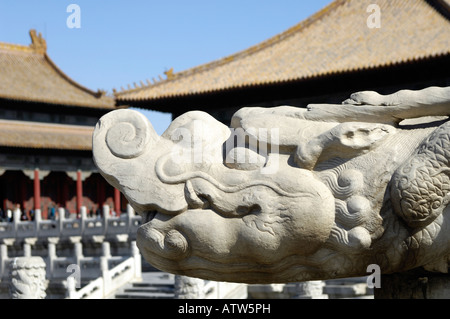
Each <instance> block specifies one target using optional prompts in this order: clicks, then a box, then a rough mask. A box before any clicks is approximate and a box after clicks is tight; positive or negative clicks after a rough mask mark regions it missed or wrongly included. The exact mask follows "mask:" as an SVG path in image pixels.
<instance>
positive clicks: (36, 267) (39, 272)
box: [10, 257, 48, 299]
mask: <svg viewBox="0 0 450 319" xmlns="http://www.w3.org/2000/svg"><path fill="white" fill-rule="evenodd" d="M10 269H11V270H10V274H11V283H10V296H11V298H12V299H44V298H45V297H46V296H47V294H46V292H45V290H46V289H47V285H48V281H47V280H46V278H45V275H46V270H45V269H46V264H45V262H44V260H43V259H42V257H16V258H14V259H13V260H12V261H11V266H10Z"/></svg>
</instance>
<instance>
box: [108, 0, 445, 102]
mask: <svg viewBox="0 0 450 319" xmlns="http://www.w3.org/2000/svg"><path fill="white" fill-rule="evenodd" d="M434 1H440V3H441V4H444V6H445V5H447V8H446V10H448V4H449V2H450V0H434ZM429 2H433V1H429ZM370 4H377V5H378V6H379V8H380V14H381V15H380V18H381V20H380V21H381V28H369V27H368V25H367V20H368V18H369V16H370V15H371V14H372V13H373V12H368V11H367V9H368V6H369V5H370ZM447 16H448V15H447ZM449 53H450V21H449V20H448V18H446V17H444V16H443V15H441V14H440V13H439V12H438V11H437V10H436V9H435V8H434V7H433V6H431V5H430V4H429V3H428V2H427V1H425V0H336V1H334V2H332V3H331V4H330V5H328V6H327V7H326V8H324V9H322V10H321V11H319V12H318V13H316V14H315V15H313V16H311V17H310V18H308V19H306V20H305V21H303V22H301V23H299V24H297V25H295V26H293V27H292V28H290V29H288V30H287V31H285V32H283V33H280V34H278V35H277V36H275V37H273V38H270V39H268V40H266V41H264V42H262V43H260V44H258V45H255V46H253V47H251V48H249V49H247V50H244V51H241V52H238V53H236V54H234V55H231V56H228V57H225V58H223V59H220V60H216V61H213V62H210V63H207V64H204V65H200V66H198V67H194V68H192V69H188V70H186V71H182V72H178V73H172V72H170V73H167V79H165V80H162V81H160V82H158V83H154V84H149V85H143V86H141V87H137V88H135V89H130V90H123V91H121V92H116V93H115V97H116V100H117V101H119V102H122V103H127V102H131V101H145V100H154V99H162V98H170V97H180V96H186V95H195V94H205V93H208V92H214V91H222V90H229V89H234V88H242V87H248V86H259V85H265V84H271V83H283V82H289V81H295V80H301V79H308V78H315V77H320V76H326V75H329V74H334V73H343V72H351V71H357V70H364V69H371V68H377V67H382V66H389V65H395V64H399V63H404V62H411V61H417V60H421V59H427V58H431V57H436V56H442V55H448V54H449Z"/></svg>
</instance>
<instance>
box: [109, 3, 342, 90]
mask: <svg viewBox="0 0 450 319" xmlns="http://www.w3.org/2000/svg"><path fill="white" fill-rule="evenodd" d="M348 1H349V0H334V1H333V2H331V3H329V4H328V5H327V6H325V7H324V8H322V9H321V10H319V11H317V12H315V13H314V14H312V15H311V16H309V17H307V18H306V19H304V20H302V21H301V22H299V23H297V24H295V25H294V26H292V27H290V28H288V29H287V30H285V31H282V32H280V33H278V34H276V35H274V36H272V37H270V38H269V39H266V40H264V41H262V42H260V43H258V44H255V45H253V46H250V47H249V48H247V49H244V50H241V51H239V52H236V53H233V54H231V55H228V56H225V57H222V58H219V59H217V60H214V61H211V62H208V63H205V64H201V65H198V66H195V67H192V68H189V69H186V70H184V71H180V72H176V73H171V76H170V77H169V76H168V77H167V79H164V80H162V81H159V82H156V83H153V84H149V85H142V86H141V87H135V88H132V89H128V90H123V91H120V92H116V93H115V96H119V95H121V94H122V93H129V92H137V91H139V90H141V89H146V88H149V87H155V86H158V85H160V84H163V83H166V82H168V81H172V80H176V79H177V78H178V77H182V76H186V75H192V74H195V73H198V72H203V71H206V70H209V69H211V68H214V67H217V66H221V65H224V64H227V63H230V62H232V61H234V60H236V59H237V58H241V57H245V56H248V55H250V54H254V53H256V52H259V51H260V50H262V49H265V48H267V47H269V46H271V45H273V44H275V43H278V42H279V41H281V40H284V39H286V38H287V37H289V36H291V35H293V34H295V33H297V32H299V31H300V30H303V29H304V28H306V27H308V26H310V25H311V24H312V23H314V22H316V21H318V20H320V19H322V18H323V17H325V16H326V15H327V14H329V13H330V12H331V11H332V10H334V9H336V8H337V7H339V6H341V5H343V4H344V3H346V2H348ZM141 83H142V82H141ZM135 86H136V84H135Z"/></svg>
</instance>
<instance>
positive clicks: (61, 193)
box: [0, 30, 126, 219]
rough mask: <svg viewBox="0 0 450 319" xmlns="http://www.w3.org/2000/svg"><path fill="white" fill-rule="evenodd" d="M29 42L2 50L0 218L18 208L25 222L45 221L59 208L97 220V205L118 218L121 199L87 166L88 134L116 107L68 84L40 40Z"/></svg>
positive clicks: (102, 97)
mask: <svg viewBox="0 0 450 319" xmlns="http://www.w3.org/2000/svg"><path fill="white" fill-rule="evenodd" d="M30 36H31V44H30V45H29V46H23V45H16V44H7V43H0V200H1V206H0V208H1V210H2V216H1V217H3V218H5V217H8V216H7V212H8V211H9V212H11V211H13V210H15V209H17V208H20V210H21V212H22V214H23V217H24V219H25V218H28V219H30V218H32V217H33V212H34V211H36V210H37V209H39V210H41V216H42V218H44V219H45V218H51V217H53V214H54V213H55V212H58V208H64V209H66V214H70V213H79V210H80V207H81V206H85V207H86V209H87V212H88V213H91V214H95V213H98V212H101V210H102V206H103V205H109V206H110V207H111V210H113V211H115V212H116V213H117V214H120V212H121V211H122V210H124V209H125V208H126V202H125V199H124V198H122V197H123V196H122V195H121V194H120V192H119V191H118V190H115V189H113V188H112V187H111V186H110V185H109V184H108V183H107V182H106V181H105V180H104V178H102V177H101V175H100V174H99V173H98V172H97V169H96V167H95V165H94V162H93V160H92V132H93V129H94V126H95V124H96V123H97V121H98V119H99V118H100V117H101V116H102V115H104V114H106V113H107V112H109V111H111V110H114V109H115V108H116V107H115V102H114V99H113V98H112V97H108V96H106V94H105V93H104V92H102V91H98V92H93V91H91V90H89V89H87V88H85V87H83V86H82V85H80V84H78V83H76V82H75V81H73V80H72V79H71V78H69V77H68V76H67V75H66V74H64V73H63V71H61V70H60V69H59V68H58V67H57V66H56V65H55V63H54V62H53V61H52V60H51V59H50V57H49V56H48V55H47V52H46V51H47V50H46V49H47V45H46V41H45V40H44V39H43V38H42V36H41V34H37V33H36V31H34V30H31V31H30Z"/></svg>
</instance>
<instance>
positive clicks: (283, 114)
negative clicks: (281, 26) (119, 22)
mask: <svg viewBox="0 0 450 319" xmlns="http://www.w3.org/2000/svg"><path fill="white" fill-rule="evenodd" d="M448 115H450V88H449V87H447V88H438V87H431V88H427V89H424V90H419V91H408V90H404V91H399V92H397V93H395V94H392V95H380V94H378V93H376V92H359V93H355V94H353V95H352V96H351V97H350V99H348V100H346V101H345V102H344V103H343V104H342V105H310V106H309V107H308V108H307V109H300V108H295V107H289V106H281V107H275V108H257V107H252V108H243V109H241V110H239V111H238V112H237V113H236V114H235V115H234V117H233V119H232V123H231V127H227V126H225V125H223V124H221V123H220V122H218V121H216V120H215V119H214V118H212V117H211V116H209V115H208V114H206V113H204V112H198V111H193V112H188V113H186V114H184V115H182V116H180V117H178V118H176V119H175V120H174V121H173V122H172V123H171V125H170V127H169V128H168V129H167V130H166V132H164V134H163V135H162V136H158V135H157V134H156V133H155V131H154V130H153V128H152V125H151V123H150V122H149V121H148V120H147V118H145V117H144V116H143V115H141V114H140V113H138V112H135V111H132V110H116V111H113V112H111V113H108V114H107V115H105V116H104V117H102V118H101V119H100V121H99V122H98V124H97V126H96V128H95V131H94V134H93V153H94V160H95V163H96V165H97V167H98V168H99V170H100V172H101V173H102V175H103V176H104V177H105V178H106V180H107V181H108V182H109V183H110V184H111V185H113V186H114V187H117V188H119V189H120V190H121V192H122V193H123V194H124V195H125V196H126V197H127V199H128V200H129V202H130V204H131V205H132V207H133V208H134V209H135V210H136V212H138V213H139V214H141V215H142V216H143V225H142V226H141V227H140V228H139V230H138V234H137V244H138V247H139V249H140V251H141V253H142V255H143V256H144V258H145V259H146V260H147V261H148V262H149V263H151V264H152V265H154V266H155V267H157V268H160V269H162V270H165V271H168V272H171V273H174V274H178V275H185V276H191V277H199V278H203V279H208V280H216V281H233V282H245V283H285V282H297V281H308V280H322V279H331V278H341V277H351V276H365V275H367V272H366V271H367V266H368V265H370V264H377V265H379V266H380V268H381V271H382V273H386V274H387V273H392V272H397V271H405V270H408V269H412V268H415V267H418V266H424V267H426V268H427V269H428V270H434V271H443V272H446V271H447V268H448V264H447V262H448V258H449V256H450V235H449V234H450V231H449V230H450V229H449V228H450V225H449V223H450V216H449V213H448V212H447V211H448V210H449V209H450V208H448V203H449V200H450V195H449V194H450V178H449V176H450V174H449V173H450V167H449V160H450V142H449V139H450V122H448V117H447V116H448ZM409 119H413V120H409Z"/></svg>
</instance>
